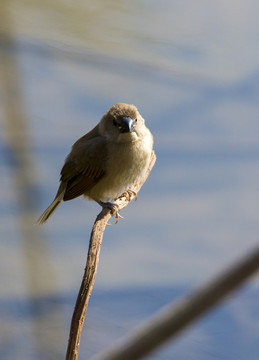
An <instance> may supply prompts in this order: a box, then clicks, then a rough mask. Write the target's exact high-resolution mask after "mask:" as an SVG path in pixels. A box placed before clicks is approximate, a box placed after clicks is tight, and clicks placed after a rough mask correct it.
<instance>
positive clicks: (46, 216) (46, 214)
mask: <svg viewBox="0 0 259 360" xmlns="http://www.w3.org/2000/svg"><path fill="white" fill-rule="evenodd" d="M66 186H67V185H66V183H64V182H61V184H60V186H59V188H58V192H57V195H56V197H55V199H54V200H53V202H52V203H51V204H50V206H49V207H48V208H47V209H46V210H45V211H44V213H42V214H41V216H40V217H39V218H38V220H37V221H36V224H38V225H42V224H45V223H46V222H47V221H48V219H49V218H50V217H51V215H52V214H53V213H54V212H55V211H56V210H57V208H58V207H59V205H60V204H61V203H62V202H63V198H64V194H65V192H66Z"/></svg>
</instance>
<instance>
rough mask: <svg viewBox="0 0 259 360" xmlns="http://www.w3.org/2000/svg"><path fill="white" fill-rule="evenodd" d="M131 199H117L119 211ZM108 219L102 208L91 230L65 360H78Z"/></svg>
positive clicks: (154, 159)
mask: <svg viewBox="0 0 259 360" xmlns="http://www.w3.org/2000/svg"><path fill="white" fill-rule="evenodd" d="M155 161H156V156H155V153H154V152H153V153H152V156H151V161H150V165H149V168H148V170H147V173H146V175H145V176H144V178H143V179H142V180H141V181H140V182H139V183H138V184H136V185H135V187H133V189H132V190H134V191H135V192H136V193H137V192H138V191H139V190H140V188H141V186H142V185H143V184H144V182H145V181H146V179H147V177H148V175H149V173H150V171H151V170H152V168H153V166H154V164H155ZM133 198H134V193H133V192H132V193H131V192H130V193H129V194H128V195H127V196H125V197H124V196H123V197H121V198H119V199H117V200H116V201H115V203H116V204H117V205H118V209H119V211H120V210H122V209H123V208H124V207H126V206H127V205H128V204H129V203H130V202H131V201H132V200H133ZM110 218H111V213H110V210H108V209H107V208H104V209H103V210H102V211H101V212H100V214H99V215H98V216H97V218H96V220H95V223H94V226H93V229H92V234H91V238H90V243H89V250H88V256H87V262H86V268H85V273H84V276H83V280H82V283H81V287H80V290H79V293H78V297H77V301H76V306H75V309H74V313H73V317H72V321H71V327H70V335H69V340H68V347H67V354H66V360H76V359H78V352H79V344H80V338H81V332H82V328H83V324H84V319H85V314H86V309H87V305H88V302H89V298H90V295H91V292H92V288H93V285H94V280H95V275H96V272H97V265H98V260H99V253H100V249H101V245H102V238H103V233H104V230H105V227H106V225H107V222H108V221H109V219H110Z"/></svg>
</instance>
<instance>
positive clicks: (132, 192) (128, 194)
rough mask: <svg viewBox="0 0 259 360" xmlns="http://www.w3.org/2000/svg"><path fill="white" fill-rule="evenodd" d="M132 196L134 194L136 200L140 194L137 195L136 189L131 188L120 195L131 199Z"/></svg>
mask: <svg viewBox="0 0 259 360" xmlns="http://www.w3.org/2000/svg"><path fill="white" fill-rule="evenodd" d="M131 196H133V197H134V198H135V201H136V200H137V199H138V195H137V193H136V191H134V190H130V189H129V190H127V191H125V192H124V193H123V194H121V196H120V197H125V198H126V199H127V200H128V201H129V200H130V198H131Z"/></svg>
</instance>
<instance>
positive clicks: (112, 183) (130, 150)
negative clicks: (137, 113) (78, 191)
mask: <svg viewBox="0 0 259 360" xmlns="http://www.w3.org/2000/svg"><path fill="white" fill-rule="evenodd" d="M107 148H108V149H109V156H108V160H107V164H106V175H105V176H104V177H103V178H102V179H101V180H100V182H99V183H98V184H97V185H96V186H95V187H94V188H93V189H92V191H91V194H90V196H91V197H92V198H94V199H95V200H96V199H98V200H105V201H107V200H109V199H115V198H117V197H119V196H120V195H121V194H122V193H123V192H124V191H126V190H128V189H129V188H130V187H131V186H133V185H134V184H136V183H137V182H138V181H139V180H140V179H141V178H142V177H143V176H144V174H145V173H146V171H147V168H148V165H149V162H150V156H151V151H152V139H151V140H150V139H149V138H148V139H146V141H143V140H142V141H136V142H133V143H111V144H108V147H107Z"/></svg>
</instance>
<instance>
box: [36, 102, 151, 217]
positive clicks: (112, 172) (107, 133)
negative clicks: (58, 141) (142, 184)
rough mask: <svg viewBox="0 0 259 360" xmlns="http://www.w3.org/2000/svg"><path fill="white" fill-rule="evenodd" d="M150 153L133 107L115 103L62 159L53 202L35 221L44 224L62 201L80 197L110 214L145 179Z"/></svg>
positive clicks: (141, 122)
mask: <svg viewBox="0 0 259 360" xmlns="http://www.w3.org/2000/svg"><path fill="white" fill-rule="evenodd" d="M152 150H153V136H152V134H151V132H150V130H149V129H148V128H147V127H146V126H145V121H144V119H143V117H142V116H141V115H140V113H139V112H138V110H137V108H136V107H135V106H134V105H129V104H125V103H117V104H115V105H114V106H112V107H111V108H110V109H109V110H108V111H107V112H106V113H105V114H104V115H103V117H102V118H101V120H100V122H99V123H98V124H97V125H96V126H95V127H94V128H93V129H92V130H91V131H89V132H88V133H87V134H85V135H84V136H82V137H81V138H80V139H78V140H77V141H76V142H75V143H74V145H73V146H72V149H71V152H70V153H69V154H68V156H67V157H66V160H65V163H64V165H63V167H62V170H61V173H60V175H61V176H60V185H59V188H58V191H57V194H56V196H55V198H54V200H53V202H52V203H51V204H50V205H49V207H48V208H47V209H46V210H45V211H44V212H43V214H42V215H41V216H40V217H39V219H38V220H37V223H38V224H44V223H46V222H47V220H48V219H49V218H50V216H51V215H52V214H53V213H54V211H55V210H56V209H57V208H58V206H59V205H60V204H61V203H62V202H63V201H68V200H72V199H75V198H76V197H78V196H81V195H82V196H83V197H84V198H85V199H87V200H92V201H96V202H97V203H98V204H100V205H101V206H102V207H107V208H109V209H110V210H111V214H112V215H114V216H115V217H116V222H117V221H118V217H119V214H118V207H117V205H115V204H114V203H113V201H114V200H115V199H117V198H118V197H120V196H121V195H122V194H124V195H127V194H128V195H129V194H133V195H134V196H137V194H136V192H134V191H133V190H131V188H132V187H133V185H135V184H137V183H138V182H139V181H140V180H141V178H142V177H143V176H144V175H145V173H146V171H147V169H148V166H149V163H150V160H151V154H152Z"/></svg>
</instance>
